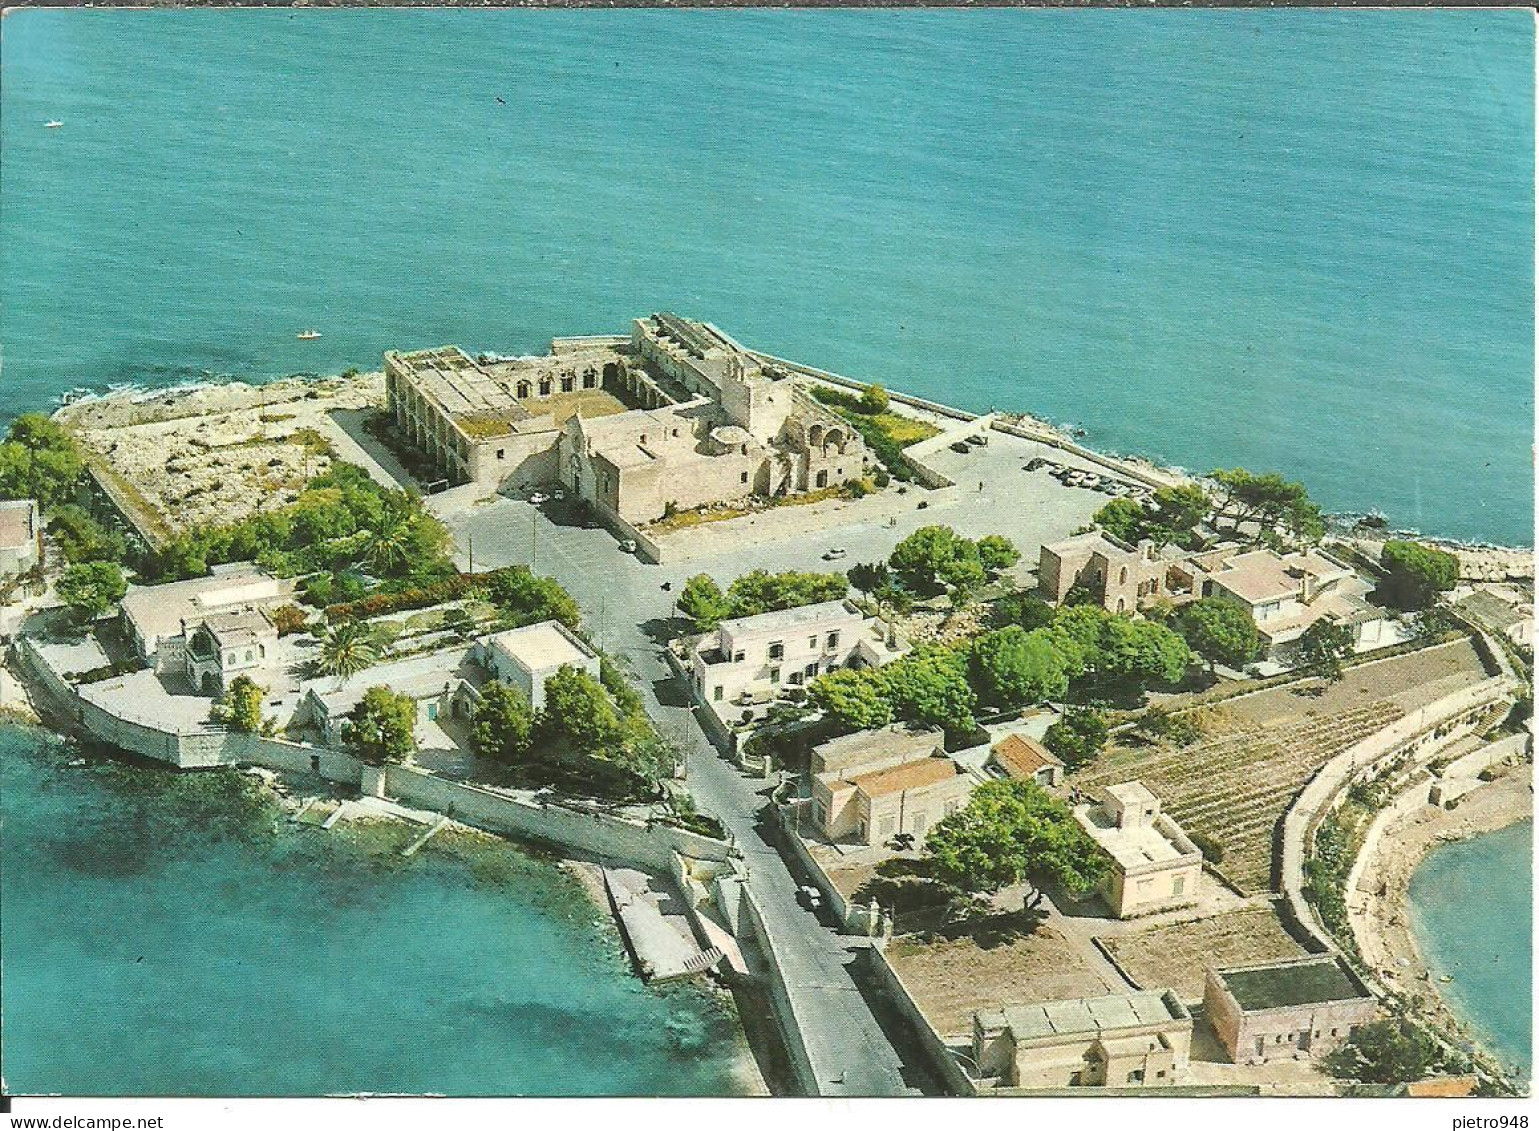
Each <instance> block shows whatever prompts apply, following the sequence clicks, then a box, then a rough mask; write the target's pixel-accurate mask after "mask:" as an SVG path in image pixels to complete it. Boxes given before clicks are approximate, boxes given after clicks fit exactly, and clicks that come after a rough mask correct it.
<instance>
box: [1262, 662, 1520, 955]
mask: <svg viewBox="0 0 1539 1131" xmlns="http://www.w3.org/2000/svg"><path fill="white" fill-rule="evenodd" d="M1512 690H1513V688H1512V683H1511V681H1510V680H1508V679H1506V678H1504V677H1502V676H1494V677H1492V678H1490V679H1487V680H1484V681H1482V682H1481V683H1477V684H1475V685H1474V686H1472V687H1466V688H1461V689H1460V690H1458V691H1455V692H1453V693H1452V694H1450V695H1445V696H1444V697H1443V698H1441V699H1439V700H1436V701H1435V702H1432V703H1429V704H1427V705H1426V706H1424V707H1419V708H1417V709H1416V710H1415V711H1413V712H1411V713H1410V714H1408V715H1406V716H1405V717H1403V718H1400V719H1397V720H1396V721H1395V722H1393V723H1391V724H1390V725H1389V726H1387V727H1384V728H1383V729H1382V730H1379V731H1376V732H1374V733H1373V734H1370V735H1369V736H1368V737H1366V738H1364V739H1363V740H1362V741H1360V742H1358V743H1356V744H1355V745H1353V746H1351V747H1349V748H1347V749H1346V750H1344V751H1343V752H1342V753H1340V754H1338V755H1336V757H1334V758H1332V759H1331V760H1330V761H1329V762H1327V763H1326V764H1325V765H1324V766H1322V767H1320V769H1319V770H1317V771H1316V772H1315V775H1314V777H1313V778H1311V779H1310V781H1309V784H1308V785H1306V786H1305V787H1304V789H1303V791H1302V792H1300V794H1299V795H1298V798H1297V799H1296V800H1295V801H1294V802H1293V804H1292V805H1291V806H1289V808H1288V811H1287V813H1286V814H1285V815H1284V816H1283V851H1282V881H1283V894H1284V896H1285V897H1286V900H1287V906H1288V910H1289V913H1290V915H1291V917H1292V918H1293V919H1295V920H1296V921H1297V923H1298V925H1299V926H1300V928H1302V930H1303V931H1304V932H1306V933H1307V934H1308V936H1309V937H1310V940H1311V941H1312V942H1313V944H1314V945H1316V946H1319V947H1320V948H1321V950H1322V951H1329V952H1334V951H1335V950H1336V946H1335V944H1334V943H1333V942H1332V941H1331V938H1330V935H1329V933H1328V932H1327V931H1326V930H1325V928H1324V927H1323V926H1322V925H1321V924H1320V921H1319V918H1318V917H1317V916H1316V915H1315V912H1314V907H1313V906H1312V905H1311V904H1310V903H1309V902H1308V901H1307V900H1306V899H1305V898H1304V860H1305V858H1306V856H1307V855H1308V847H1309V842H1310V839H1311V838H1312V837H1313V836H1314V831H1315V827H1316V825H1317V824H1318V822H1319V820H1320V818H1321V817H1322V816H1323V815H1324V813H1325V812H1326V810H1327V809H1329V808H1331V807H1332V806H1333V805H1334V803H1335V801H1336V799H1337V798H1338V797H1339V795H1340V794H1341V792H1342V790H1344V789H1345V788H1346V787H1347V786H1348V785H1349V784H1350V783H1351V781H1352V779H1353V778H1354V777H1355V776H1356V775H1357V774H1358V772H1359V771H1362V770H1366V769H1369V768H1371V767H1373V766H1375V765H1377V764H1378V763H1380V762H1383V761H1386V760H1387V759H1389V758H1391V757H1393V756H1395V755H1396V754H1399V753H1400V752H1401V751H1402V750H1403V749H1404V748H1405V747H1406V746H1407V745H1409V744H1410V743H1412V742H1414V741H1416V740H1418V739H1420V738H1423V737H1424V736H1426V735H1427V734H1429V733H1430V732H1431V731H1433V730H1435V729H1436V728H1437V727H1439V726H1441V725H1442V724H1444V723H1446V722H1447V721H1448V720H1450V719H1453V718H1455V717H1457V716H1459V715H1461V714H1463V713H1464V712H1466V711H1470V710H1475V709H1480V708H1486V707H1490V706H1491V705H1492V704H1494V703H1496V702H1498V701H1499V700H1501V699H1503V698H1505V697H1507V696H1510V695H1511V693H1512ZM1458 737H1462V731H1461V729H1460V728H1458V727H1455V728H1454V729H1453V730H1451V731H1450V732H1449V733H1448V734H1447V735H1445V736H1444V737H1443V738H1441V739H1436V740H1434V741H1432V742H1430V743H1424V744H1423V745H1422V747H1421V748H1420V749H1419V750H1418V751H1417V759H1416V760H1417V763H1418V764H1425V763H1426V762H1428V761H1431V760H1432V758H1433V757H1435V756H1436V754H1437V752H1438V750H1439V749H1441V748H1442V747H1443V746H1445V745H1446V744H1447V743H1448V742H1451V741H1453V740H1454V739H1455V738H1458ZM1306 945H1308V944H1306ZM1311 949H1313V947H1311Z"/></svg>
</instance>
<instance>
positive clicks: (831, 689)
mask: <svg viewBox="0 0 1539 1131" xmlns="http://www.w3.org/2000/svg"><path fill="white" fill-rule="evenodd" d="M807 698H808V700H809V701H810V702H811V703H812V704H813V706H815V707H817V708H819V709H820V710H822V711H826V712H827V713H828V714H829V716H831V717H832V718H833V720H834V721H835V723H836V724H837V725H838V726H839V728H840V730H842V731H855V730H874V729H876V728H877V727H884V726H886V725H887V724H888V723H890V722H892V701H891V699H890V698H889V697H888V691H887V683H886V680H885V679H884V678H883V676H882V674H881V673H880V672H875V671H870V670H860V671H857V670H855V669H852V668H840V669H839V670H838V671H832V672H828V673H827V674H825V675H820V676H818V678H817V679H815V680H813V681H812V683H811V684H809V685H808V687H807Z"/></svg>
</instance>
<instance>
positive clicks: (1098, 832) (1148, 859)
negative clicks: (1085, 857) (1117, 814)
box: [1075, 806, 1186, 871]
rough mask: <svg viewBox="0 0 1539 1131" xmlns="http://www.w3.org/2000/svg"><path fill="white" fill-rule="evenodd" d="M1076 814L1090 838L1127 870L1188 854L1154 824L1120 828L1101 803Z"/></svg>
mask: <svg viewBox="0 0 1539 1131" xmlns="http://www.w3.org/2000/svg"><path fill="white" fill-rule="evenodd" d="M1075 816H1076V817H1078V818H1079V823H1080V824H1081V825H1082V826H1083V827H1084V829H1085V831H1086V832H1087V833H1089V834H1090V838H1091V839H1092V840H1094V841H1095V842H1096V843H1097V844H1098V845H1100V846H1101V847H1102V848H1103V849H1105V850H1106V851H1107V852H1108V853H1109V854H1110V855H1111V858H1112V859H1113V860H1115V861H1116V862H1117V864H1118V865H1119V866H1120V867H1121V868H1122V869H1123V870H1124V871H1126V870H1127V869H1129V868H1142V867H1143V866H1144V865H1146V864H1168V863H1173V862H1175V861H1177V860H1180V859H1181V858H1182V857H1183V856H1185V855H1186V853H1184V852H1182V851H1181V850H1180V849H1179V848H1177V847H1176V846H1175V845H1174V844H1172V843H1171V842H1170V841H1169V840H1168V839H1167V838H1166V837H1165V834H1164V833H1162V832H1160V831H1159V829H1157V828H1155V827H1154V826H1153V825H1132V826H1129V827H1127V828H1118V827H1117V825H1116V824H1115V823H1114V822H1113V821H1112V817H1111V814H1109V813H1107V812H1106V810H1105V809H1103V808H1101V807H1100V806H1091V807H1090V808H1088V809H1078V810H1076V811H1075Z"/></svg>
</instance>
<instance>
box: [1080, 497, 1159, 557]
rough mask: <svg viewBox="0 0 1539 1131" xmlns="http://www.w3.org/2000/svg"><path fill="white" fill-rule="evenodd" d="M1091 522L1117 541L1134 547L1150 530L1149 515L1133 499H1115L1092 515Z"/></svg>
mask: <svg viewBox="0 0 1539 1131" xmlns="http://www.w3.org/2000/svg"><path fill="white" fill-rule="evenodd" d="M1090 521H1091V522H1093V523H1095V524H1096V525H1097V526H1099V527H1100V528H1101V529H1102V531H1104V532H1105V533H1107V534H1110V535H1111V536H1112V537H1113V538H1115V539H1117V541H1119V542H1123V543H1126V544H1127V545H1129V546H1134V545H1137V544H1138V542H1139V540H1140V539H1141V538H1143V536H1144V531H1145V530H1146V529H1147V528H1148V523H1149V514H1148V512H1147V511H1145V510H1144V508H1143V506H1142V505H1140V504H1139V503H1138V502H1136V501H1135V500H1133V499H1113V500H1112V501H1111V502H1109V503H1107V504H1106V505H1105V506H1103V507H1102V508H1101V509H1100V510H1098V511H1096V512H1095V514H1093V515H1091V516H1090Z"/></svg>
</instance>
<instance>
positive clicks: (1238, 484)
mask: <svg viewBox="0 0 1539 1131" xmlns="http://www.w3.org/2000/svg"><path fill="white" fill-rule="evenodd" d="M1210 478H1211V479H1212V480H1213V481H1214V483H1215V484H1216V485H1217V487H1218V492H1217V495H1218V497H1217V499H1216V501H1215V502H1214V504H1213V518H1214V521H1219V520H1223V519H1227V520H1228V521H1229V523H1230V525H1231V528H1235V527H1238V526H1239V525H1240V524H1241V523H1243V522H1255V523H1259V524H1260V525H1261V526H1262V527H1269V528H1275V527H1279V526H1281V527H1283V528H1285V529H1288V530H1291V531H1292V532H1293V533H1295V534H1297V535H1299V536H1300V537H1304V538H1318V537H1319V536H1320V534H1322V533H1323V532H1324V529H1325V527H1324V521H1323V519H1322V517H1321V515H1320V508H1319V507H1318V506H1316V505H1315V503H1314V502H1313V501H1312V500H1311V499H1310V498H1309V492H1308V491H1306V490H1305V489H1304V485H1303V484H1302V483H1296V482H1293V481H1291V480H1288V479H1284V478H1283V477H1282V476H1281V475H1278V474H1277V473H1276V472H1268V473H1266V474H1264V475H1257V474H1255V473H1253V472H1250V471H1246V470H1245V469H1244V468H1243V467H1236V468H1233V469H1231V470H1228V471H1225V470H1222V469H1220V470H1217V471H1214V472H1212V473H1211V475H1210Z"/></svg>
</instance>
